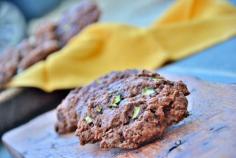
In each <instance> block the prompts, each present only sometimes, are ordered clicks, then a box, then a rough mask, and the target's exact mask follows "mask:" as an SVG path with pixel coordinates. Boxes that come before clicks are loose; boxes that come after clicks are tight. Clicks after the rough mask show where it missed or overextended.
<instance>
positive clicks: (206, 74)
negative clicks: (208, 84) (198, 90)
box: [159, 0, 236, 83]
mask: <svg viewBox="0 0 236 158" xmlns="http://www.w3.org/2000/svg"><path fill="white" fill-rule="evenodd" d="M235 1H236V0H235ZM159 72H160V73H164V72H165V73H174V74H180V75H190V76H195V77H199V78H201V79H203V80H207V81H213V82H223V83H236V38H235V37H234V38H232V39H229V40H227V41H225V42H222V43H220V44H217V45H215V46H213V47H211V48H208V49H205V50H203V51H202V52H199V53H198V54H196V55H193V56H190V57H188V58H186V59H184V60H181V61H179V62H176V63H173V64H171V65H168V66H166V67H163V68H161V69H160V70H159Z"/></svg>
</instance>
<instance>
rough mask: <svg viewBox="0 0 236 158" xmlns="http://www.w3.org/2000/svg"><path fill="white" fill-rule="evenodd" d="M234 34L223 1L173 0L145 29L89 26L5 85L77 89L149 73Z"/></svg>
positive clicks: (231, 14)
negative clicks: (133, 72) (115, 75)
mask: <svg viewBox="0 0 236 158" xmlns="http://www.w3.org/2000/svg"><path fill="white" fill-rule="evenodd" d="M234 35H236V8H234V7H233V6H231V5H230V4H228V3H227V2H226V1H224V0H179V1H177V2H176V3H175V5H174V6H173V7H172V8H170V9H169V10H168V11H167V13H166V14H165V15H164V17H162V18H161V20H159V21H158V22H156V23H154V25H153V26H151V27H149V28H145V29H143V28H137V27H134V26H128V25H120V24H100V23H98V24H94V25H91V26H89V27H87V28H86V29H85V30H84V31H82V32H81V33H80V34H79V35H77V36H75V37H74V38H73V39H72V40H71V41H70V42H69V43H68V44H67V45H66V46H65V47H64V48H63V49H62V50H60V51H59V52H57V53H54V54H52V55H50V56H49V57H48V58H47V59H46V60H45V61H42V62H39V63H37V64H35V65H34V66H32V67H30V68H29V69H27V70H26V71H24V72H23V73H21V74H18V75H17V76H15V77H14V78H13V80H12V81H11V82H10V83H9V86H10V87H37V88H40V89H43V90H45V91H48V92H50V91H53V90H57V89H68V88H74V87H78V86H83V85H85V84H87V83H89V82H91V81H92V80H94V79H95V78H97V77H98V76H101V75H103V74H105V73H107V72H109V71H112V70H124V69H127V68H138V69H141V68H145V69H155V68H157V67H160V66H161V65H163V63H165V62H167V61H169V60H177V59H181V58H183V57H185V56H187V55H191V54H193V53H196V52H197V51H199V50H202V49H204V48H206V47H209V46H211V45H213V44H215V43H217V42H221V41H223V40H226V39H228V38H229V37H232V36H234Z"/></svg>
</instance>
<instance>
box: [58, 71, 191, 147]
mask: <svg viewBox="0 0 236 158" xmlns="http://www.w3.org/2000/svg"><path fill="white" fill-rule="evenodd" d="M188 94H189V91H188V89H187V87H186V85H185V84H184V83H183V82H182V81H178V82H173V81H169V80H167V79H165V78H163V77H161V76H160V75H159V74H157V73H154V72H150V71H147V70H126V71H122V72H121V71H119V72H112V73H110V74H108V75H105V76H103V77H101V78H99V79H98V80H96V81H94V82H93V83H91V84H89V85H88V86H85V87H83V88H81V89H80V90H78V91H77V92H76V94H74V97H75V98H76V101H75V102H73V101H72V102H73V106H70V105H71V102H70V103H69V104H68V103H66V101H64V102H65V103H66V104H67V105H63V106H64V110H65V111H64V113H65V114H66V115H67V116H69V113H70V111H74V114H73V115H72V116H74V115H76V120H77V121H74V120H73V121H70V122H69V123H68V122H67V123H65V122H66V121H65V120H68V119H66V118H64V120H63V119H62V120H63V121H60V119H58V123H57V124H60V123H62V122H63V123H64V125H68V124H70V125H71V123H72V122H73V123H72V124H73V127H75V122H77V127H76V128H77V129H76V132H75V133H76V135H77V136H78V137H79V139H80V143H81V144H82V145H84V144H87V143H96V142H99V143H100V147H101V148H124V149H133V148H137V147H139V146H141V145H142V144H145V143H147V142H150V141H152V140H153V139H156V138H160V137H161V136H162V135H163V133H164V131H165V129H166V128H167V127H168V126H170V125H172V124H175V123H178V122H179V121H181V120H182V119H183V118H185V117H186V116H187V114H188V111H187V105H188V101H187V98H186V96H187V95H188ZM68 98H70V97H68ZM65 100H66V99H65ZM61 106H62V105H60V106H59V107H58V109H59V110H58V113H60V109H61ZM69 117H70V116H69ZM61 127H63V126H61ZM74 129H75V128H73V130H74ZM58 131H59V132H60V133H66V132H67V131H68V130H67V129H66V128H64V129H63V128H59V129H58Z"/></svg>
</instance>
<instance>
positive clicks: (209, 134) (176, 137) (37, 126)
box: [3, 75, 236, 158]
mask: <svg viewBox="0 0 236 158" xmlns="http://www.w3.org/2000/svg"><path fill="white" fill-rule="evenodd" d="M165 76H167V75H165ZM169 78H170V79H173V80H178V79H181V80H183V81H184V82H185V83H186V84H187V85H188V88H189V90H190V92H191V95H190V96H189V97H188V99H189V107H188V109H189V111H190V116H189V117H188V118H186V119H185V120H183V121H181V122H180V123H179V124H177V125H175V126H172V127H170V128H169V129H168V130H167V132H166V133H165V135H164V137H163V138H162V139H160V140H156V141H154V142H152V143H150V144H147V145H145V146H143V147H140V148H138V149H135V150H120V149H112V150H101V149H100V148H99V146H98V144H89V145H85V146H80V145H79V140H78V139H77V138H76V137H75V136H74V135H73V134H68V135H64V136H59V135H58V134H57V133H55V131H54V124H55V121H56V117H55V111H51V112H48V113H46V114H43V115H41V116H40V117H37V118H36V119H34V120H32V121H30V122H29V123H27V124H25V125H23V126H21V127H19V128H16V129H14V130H12V131H10V132H8V133H6V134H5V135H4V136H3V142H4V144H5V146H6V147H7V148H8V150H9V151H10V152H11V154H12V155H13V156H14V157H16V158H78V157H83V158H85V157H88V158H90V157H91V158H92V157H105V158H107V157H118V158H124V157H130V158H131V157H132V158H136V157H137V158H142V157H150V158H154V157H155V158H157V157H158V158H159V157H160V158H161V157H168V158H170V157H179V158H189V157H191V158H199V157H201V158H208V157H209V158H211V157H214V158H235V157H236V150H235V149H236V137H235V134H236V85H219V84H210V83H207V82H204V81H200V80H198V79H194V78H190V77H176V76H169Z"/></svg>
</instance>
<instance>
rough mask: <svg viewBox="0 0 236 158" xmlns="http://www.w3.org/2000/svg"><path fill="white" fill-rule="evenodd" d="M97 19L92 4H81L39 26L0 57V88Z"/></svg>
mask: <svg viewBox="0 0 236 158" xmlns="http://www.w3.org/2000/svg"><path fill="white" fill-rule="evenodd" d="M99 16H100V10H99V9H98V7H97V5H96V4H95V3H93V2H91V1H82V2H80V3H79V4H78V5H75V6H73V7H72V8H71V9H69V10H68V11H67V12H65V14H63V15H62V17H61V18H60V19H59V21H58V22H52V21H51V22H50V21H49V22H45V23H43V24H41V25H39V26H38V28H37V29H36V30H35V32H34V34H33V35H32V36H30V37H29V38H27V39H25V40H23V41H22V42H21V43H19V44H18V45H17V46H16V47H15V48H10V49H7V50H6V51H4V52H3V53H2V54H1V55H0V88H1V87H3V86H4V84H6V83H7V82H8V81H9V80H10V79H11V78H12V77H13V76H14V75H15V74H17V73H20V72H22V71H23V70H25V69H27V68H28V67H30V66H32V65H33V64H35V63H37V62H39V61H41V60H44V59H46V58H47V56H48V55H50V54H52V53H54V52H56V51H58V50H60V49H61V48H62V47H64V46H65V44H66V43H67V42H68V41H69V40H70V39H71V38H72V37H73V36H75V35H76V34H77V33H79V32H80V31H81V30H83V29H84V28H85V27H86V26H88V25H89V24H92V23H94V22H96V21H98V19H99Z"/></svg>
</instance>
